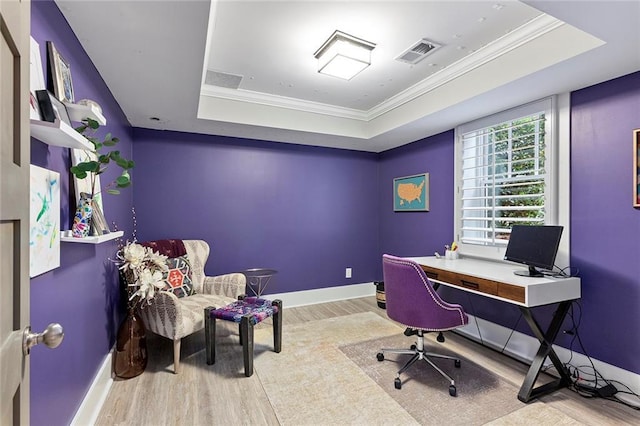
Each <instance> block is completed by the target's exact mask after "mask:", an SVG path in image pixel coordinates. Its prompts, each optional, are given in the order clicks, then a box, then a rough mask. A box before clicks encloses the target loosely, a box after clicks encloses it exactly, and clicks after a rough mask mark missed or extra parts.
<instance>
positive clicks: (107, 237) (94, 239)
mask: <svg viewBox="0 0 640 426" xmlns="http://www.w3.org/2000/svg"><path fill="white" fill-rule="evenodd" d="M123 235H124V231H115V232H110V233H108V234H103V235H98V236H89V237H85V238H75V237H73V236H71V231H61V232H60V241H62V242H63V243H82V244H100V243H104V242H107V241H111V240H115V239H116V238H119V237H122V236H123Z"/></svg>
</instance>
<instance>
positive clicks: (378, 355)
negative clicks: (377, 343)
mask: <svg viewBox="0 0 640 426" xmlns="http://www.w3.org/2000/svg"><path fill="white" fill-rule="evenodd" d="M376 358H378V361H384V354H383V353H382V352H378V354H377V355H376Z"/></svg>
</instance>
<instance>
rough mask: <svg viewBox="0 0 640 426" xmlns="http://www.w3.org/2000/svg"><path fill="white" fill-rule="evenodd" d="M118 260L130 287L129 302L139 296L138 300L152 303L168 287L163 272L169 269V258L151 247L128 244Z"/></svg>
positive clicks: (119, 253) (119, 254)
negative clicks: (158, 293)
mask: <svg viewBox="0 0 640 426" xmlns="http://www.w3.org/2000/svg"><path fill="white" fill-rule="evenodd" d="M117 259H118V261H117V263H118V264H119V265H120V269H121V270H122V271H123V275H124V277H125V280H126V282H127V286H128V287H129V291H128V293H129V295H130V297H129V301H132V300H134V299H135V298H136V296H137V297H138V300H145V301H146V302H147V303H150V302H151V299H153V297H154V296H155V295H156V293H157V292H158V291H161V290H162V289H163V288H164V287H165V286H166V282H165V281H164V279H163V278H164V276H163V272H164V271H167V270H168V269H169V268H168V266H167V256H164V255H162V254H159V253H157V252H154V251H153V249H151V248H150V247H144V246H142V245H140V244H137V243H127V245H126V246H125V247H123V248H122V250H121V251H120V252H118V256H117ZM134 303H137V302H134Z"/></svg>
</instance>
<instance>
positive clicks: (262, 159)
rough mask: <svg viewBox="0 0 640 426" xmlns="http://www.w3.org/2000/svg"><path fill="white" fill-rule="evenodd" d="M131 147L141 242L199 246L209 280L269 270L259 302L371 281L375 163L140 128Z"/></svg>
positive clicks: (336, 153)
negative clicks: (206, 250)
mask: <svg viewBox="0 0 640 426" xmlns="http://www.w3.org/2000/svg"><path fill="white" fill-rule="evenodd" d="M134 138H135V144H134V157H135V159H136V172H137V177H136V182H135V184H134V199H135V208H136V216H137V232H138V239H139V240H141V241H143V240H150V239H159V238H169V237H172V238H182V239H190V238H193V239H203V240H205V241H207V242H208V243H209V244H210V246H211V249H212V252H211V257H210V260H209V262H208V263H207V266H206V272H207V274H209V275H216V274H221V273H227V272H234V271H240V270H243V269H247V268H253V267H266V268H274V269H277V270H278V271H279V273H278V275H277V276H276V277H275V280H274V281H273V282H272V283H271V284H270V285H269V288H268V289H267V293H281V292H291V291H299V290H308V289H315V288H320V287H332V286H341V285H347V284H353V283H363V282H369V281H373V280H374V279H375V278H376V267H377V263H378V262H377V253H378V178H377V176H378V165H377V155H376V154H368V153H361V152H355V151H346V150H337V149H326V148H316V147H307V146H301V145H292V144H281V143H273V142H260V141H255V140H243V139H233V138H225V137H215V136H203V135H195V134H187V133H178V132H160V131H152V130H140V129H136V131H135V132H134ZM346 267H351V268H353V277H352V278H351V279H346V278H345V268H346Z"/></svg>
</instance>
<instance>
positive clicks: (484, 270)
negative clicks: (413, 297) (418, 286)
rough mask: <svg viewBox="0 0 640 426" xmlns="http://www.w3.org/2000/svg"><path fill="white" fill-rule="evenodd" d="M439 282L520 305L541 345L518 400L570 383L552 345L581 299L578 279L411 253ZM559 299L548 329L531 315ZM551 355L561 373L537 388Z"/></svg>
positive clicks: (473, 260) (507, 266)
mask: <svg viewBox="0 0 640 426" xmlns="http://www.w3.org/2000/svg"><path fill="white" fill-rule="evenodd" d="M409 259H411V260H413V261H415V262H416V263H418V264H419V265H420V266H421V267H422V269H423V270H424V271H425V273H426V274H427V276H428V277H429V280H431V281H433V282H434V283H435V284H436V285H437V284H441V285H444V286H447V287H452V288H457V289H459V290H463V291H466V292H470V293H474V294H478V295H480V296H484V297H489V298H491V299H496V300H501V301H503V302H507V303H511V304H514V305H517V306H518V307H519V308H520V311H521V312H522V315H523V316H524V318H525V320H526V321H527V323H528V324H529V327H530V328H531V331H532V332H533V333H534V334H535V336H536V337H537V338H538V340H539V341H540V347H539V349H538V352H537V353H536V356H535V357H534V358H533V362H532V363H531V366H530V367H529V371H528V372H527V375H526V377H525V379H524V382H523V383H522V387H521V388H520V391H519V392H518V399H519V400H520V401H522V402H529V401H531V400H532V399H534V398H537V397H539V396H541V395H544V394H547V393H550V392H553V391H555V390H557V389H560V388H562V387H566V386H567V385H569V384H570V383H571V376H570V375H569V373H568V371H567V370H566V369H565V368H564V366H563V365H562V362H561V361H560V359H559V358H558V355H557V354H556V353H555V351H554V350H553V342H554V340H555V339H556V337H557V335H558V332H559V331H560V328H561V327H562V322H563V321H564V319H565V317H566V315H567V312H568V310H569V307H570V306H571V303H572V301H573V300H575V299H579V298H580V278H575V277H573V278H551V277H541V278H535V277H523V276H519V275H515V274H514V273H513V271H515V270H517V269H522V268H526V267H525V266H519V265H515V264H513V265H512V264H508V263H502V262H492V261H488V260H480V259H473V258H461V259H455V260H447V259H443V258H440V259H438V258H436V257H435V256H429V257H411V258H409ZM550 304H557V305H558V307H557V309H556V311H555V313H554V314H553V318H552V319H551V322H550V324H549V327H548V328H547V330H546V331H543V330H542V329H541V327H540V325H539V324H538V322H537V321H536V319H535V318H534V317H533V312H532V311H531V309H530V308H532V307H535V306H543V305H550ZM547 357H549V359H550V360H551V362H552V363H553V365H554V366H555V368H556V370H557V371H558V373H559V374H560V378H559V379H557V380H554V381H552V382H550V383H547V384H545V385H542V386H538V387H537V388H534V385H535V382H536V380H537V379H538V376H539V374H540V371H541V369H542V367H543V365H544V360H545V359H546V358H547Z"/></svg>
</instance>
